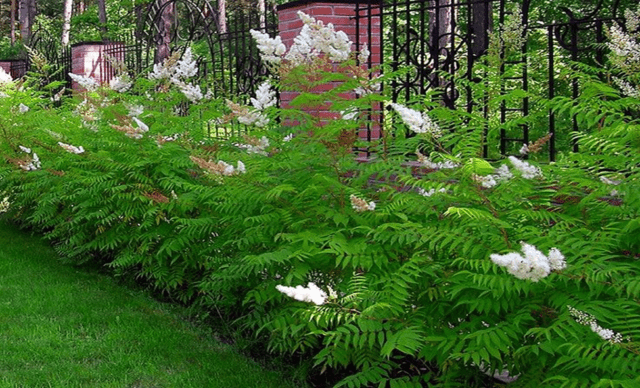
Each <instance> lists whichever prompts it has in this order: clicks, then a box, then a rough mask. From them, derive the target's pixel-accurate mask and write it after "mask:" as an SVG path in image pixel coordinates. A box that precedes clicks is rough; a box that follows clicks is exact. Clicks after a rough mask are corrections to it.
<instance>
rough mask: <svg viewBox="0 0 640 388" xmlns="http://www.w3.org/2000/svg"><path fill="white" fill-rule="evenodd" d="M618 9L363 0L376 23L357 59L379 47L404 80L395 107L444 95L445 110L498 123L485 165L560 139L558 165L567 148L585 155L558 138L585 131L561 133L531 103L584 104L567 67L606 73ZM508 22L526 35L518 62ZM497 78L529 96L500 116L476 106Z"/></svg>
mask: <svg viewBox="0 0 640 388" xmlns="http://www.w3.org/2000/svg"><path fill="white" fill-rule="evenodd" d="M619 3H620V0H597V1H596V0H592V1H589V0H587V1H584V2H581V3H580V4H572V3H571V2H569V1H564V0H558V1H557V2H556V4H557V5H556V6H554V5H555V4H551V6H550V5H549V4H548V3H543V2H542V1H536V0H519V1H505V0H427V1H416V0H360V1H357V2H356V4H355V7H356V15H357V16H356V19H358V23H357V25H365V26H366V25H367V21H369V25H368V27H367V28H368V35H367V34H364V35H365V36H366V37H365V38H364V39H361V40H360V41H358V42H356V49H359V48H360V47H361V46H362V45H363V44H365V43H367V42H371V41H376V40H379V41H380V42H381V47H382V48H383V49H382V63H383V66H382V69H383V71H387V72H388V71H398V70H403V71H404V72H403V73H401V76H399V77H396V78H395V79H394V80H392V81H390V82H388V83H387V84H385V85H384V90H385V93H386V94H387V95H388V96H389V97H390V99H392V100H393V101H395V102H404V103H412V102H415V101H416V100H419V99H420V97H421V96H423V95H424V94H425V93H427V92H430V91H436V92H437V93H438V98H439V100H440V101H441V104H442V105H443V106H446V107H449V108H451V109H461V110H466V111H467V112H469V113H479V114H482V115H484V117H485V118H486V120H487V123H495V124H491V125H492V127H490V126H489V125H487V128H486V129H485V145H484V150H483V153H484V156H485V157H487V156H488V157H498V156H500V155H503V156H504V155H509V154H516V153H517V151H518V150H519V148H520V147H521V146H522V145H523V144H527V143H528V142H529V141H530V139H533V140H535V139H537V138H539V137H541V136H544V135H545V134H547V133H552V134H553V135H552V137H551V141H550V142H549V143H548V151H547V152H548V156H549V160H551V161H552V160H554V159H555V156H556V153H557V149H558V147H560V148H561V149H563V150H564V149H573V150H574V151H577V147H576V146H575V144H571V141H570V140H569V131H556V128H559V125H562V127H566V128H572V130H574V131H577V130H579V128H578V127H577V124H576V120H575V119H573V120H571V121H572V122H571V123H569V124H568V126H567V125H566V123H561V124H560V123H558V122H557V121H556V119H557V118H556V117H554V115H553V112H549V111H547V110H546V108H544V107H543V104H538V103H534V102H535V100H537V99H535V98H534V99H533V100H532V99H531V98H530V97H529V96H534V97H540V98H553V97H556V96H558V95H566V96H569V97H573V98H576V97H577V96H578V93H579V90H578V84H577V82H576V81H575V80H568V81H567V80H560V79H558V74H557V72H558V71H559V68H558V63H559V61H560V60H565V59H568V60H571V61H578V62H582V63H587V64H592V65H593V64H602V63H603V61H604V56H605V53H604V51H603V50H602V47H603V45H602V44H601V43H603V42H604V41H605V37H606V34H605V31H606V28H607V25H608V24H610V23H612V22H614V21H616V20H620V18H619V16H618V13H619ZM565 4H571V7H565V6H563V5H565ZM571 8H574V10H573V11H572V10H571ZM575 8H577V10H576V9H575ZM378 14H381V15H382V29H380V35H379V36H375V37H372V36H371V31H372V25H371V20H372V15H378ZM505 21H507V22H508V23H507V24H509V25H510V26H512V27H514V28H518V27H519V28H521V38H522V40H521V42H520V43H521V44H520V47H519V48H518V49H517V50H515V51H514V52H511V53H508V52H507V51H506V49H505V47H504V42H503V40H502V39H503V38H500V40H498V39H499V38H498V37H499V36H500V35H499V32H501V30H500V28H501V27H500V26H504V22H505ZM356 35H357V36H358V37H361V36H362V35H363V34H362V33H358V34H356ZM503 36H506V35H503ZM492 39H493V41H491V40H492ZM598 44H599V45H598ZM490 49H492V50H497V51H492V52H494V54H495V53H496V52H497V53H498V54H497V55H494V56H498V57H499V60H498V61H497V62H488V61H487V58H488V56H487V53H488V51H489V50H490ZM491 66H494V67H493V68H492V67H491ZM491 73H495V74H497V75H498V77H497V79H499V80H500V82H501V85H500V86H499V93H500V94H502V95H503V96H504V95H507V94H509V93H510V92H511V91H513V90H524V91H525V92H526V95H523V96H522V97H521V98H510V99H509V103H506V102H503V103H500V104H498V106H493V105H492V104H491V103H490V101H489V99H488V98H484V99H483V98H479V96H474V95H473V90H474V89H475V88H474V87H473V85H478V84H480V83H485V82H487V80H488V79H489V78H490V75H491ZM493 79H496V77H494V78H493ZM513 123H515V124H513ZM559 144H560V145H559Z"/></svg>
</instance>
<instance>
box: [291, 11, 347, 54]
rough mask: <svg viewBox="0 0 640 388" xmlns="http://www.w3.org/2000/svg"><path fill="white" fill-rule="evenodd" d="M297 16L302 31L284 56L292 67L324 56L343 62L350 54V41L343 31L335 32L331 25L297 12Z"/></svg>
mask: <svg viewBox="0 0 640 388" xmlns="http://www.w3.org/2000/svg"><path fill="white" fill-rule="evenodd" d="M298 16H299V17H300V19H301V20H302V22H303V23H304V26H302V30H300V33H299V34H298V36H296V37H295V39H294V40H293V45H292V46H291V48H290V49H289V52H288V53H287V54H286V55H285V59H286V60H288V61H290V62H291V63H292V64H294V65H300V64H302V63H305V62H308V61H309V60H311V59H313V58H315V57H318V56H319V55H320V53H324V54H326V55H327V56H328V57H329V59H331V60H332V61H335V62H343V61H346V60H347V59H348V58H349V54H351V43H352V42H351V41H350V40H349V37H348V36H347V34H345V33H344V31H335V30H334V28H333V24H331V23H329V24H327V25H326V26H325V25H324V23H323V22H322V21H321V20H316V19H315V18H313V17H311V16H309V15H307V14H305V13H304V12H302V11H298Z"/></svg>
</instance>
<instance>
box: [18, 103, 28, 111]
mask: <svg viewBox="0 0 640 388" xmlns="http://www.w3.org/2000/svg"><path fill="white" fill-rule="evenodd" d="M18 110H19V111H20V113H27V112H28V111H29V107H28V106H26V105H25V104H23V103H20V105H18Z"/></svg>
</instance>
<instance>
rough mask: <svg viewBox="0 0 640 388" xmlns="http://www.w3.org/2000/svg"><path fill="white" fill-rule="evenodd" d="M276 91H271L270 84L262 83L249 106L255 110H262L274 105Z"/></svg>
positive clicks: (267, 82)
mask: <svg viewBox="0 0 640 388" xmlns="http://www.w3.org/2000/svg"><path fill="white" fill-rule="evenodd" d="M276 102H277V100H276V91H275V90H272V89H271V83H270V82H269V81H264V82H263V83H262V84H260V86H258V90H256V98H251V105H253V107H254V108H256V109H257V110H264V109H266V108H269V107H272V106H274V105H275V104H276Z"/></svg>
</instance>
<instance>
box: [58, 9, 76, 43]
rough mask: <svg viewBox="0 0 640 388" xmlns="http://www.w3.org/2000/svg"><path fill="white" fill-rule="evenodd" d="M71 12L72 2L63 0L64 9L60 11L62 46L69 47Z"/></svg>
mask: <svg viewBox="0 0 640 388" xmlns="http://www.w3.org/2000/svg"><path fill="white" fill-rule="evenodd" d="M72 11H73V0H64V9H63V11H62V17H63V20H64V21H63V23H62V39H61V43H62V46H68V45H69V33H70V32H71V13H72Z"/></svg>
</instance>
